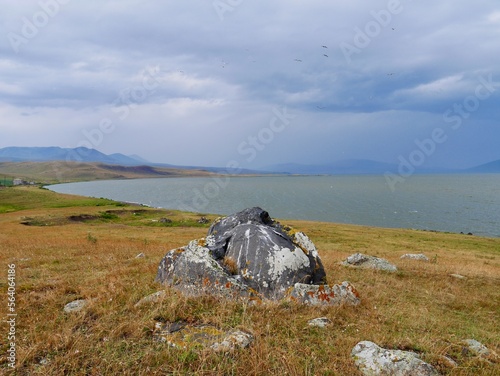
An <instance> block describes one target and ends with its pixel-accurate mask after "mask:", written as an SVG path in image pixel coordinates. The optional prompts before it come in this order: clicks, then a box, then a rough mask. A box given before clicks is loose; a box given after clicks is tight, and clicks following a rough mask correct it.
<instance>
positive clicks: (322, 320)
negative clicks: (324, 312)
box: [307, 317, 332, 328]
mask: <svg viewBox="0 0 500 376" xmlns="http://www.w3.org/2000/svg"><path fill="white" fill-rule="evenodd" d="M331 323H332V322H331V321H330V320H329V319H328V318H327V317H318V318H317V319H312V320H309V321H308V322H307V325H309V326H315V327H318V328H326V327H327V326H328V325H330V324H331Z"/></svg>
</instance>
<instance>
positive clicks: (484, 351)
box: [463, 339, 491, 356]
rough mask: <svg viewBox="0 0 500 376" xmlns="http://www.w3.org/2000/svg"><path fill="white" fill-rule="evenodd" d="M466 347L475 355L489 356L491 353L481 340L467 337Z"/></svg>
mask: <svg viewBox="0 0 500 376" xmlns="http://www.w3.org/2000/svg"><path fill="white" fill-rule="evenodd" d="M463 343H464V345H465V348H466V350H467V351H470V352H471V353H473V354H474V355H478V356H488V355H490V353H491V352H490V350H489V349H488V348H487V347H486V346H485V345H483V344H482V343H481V342H479V341H476V340H475V339H466V340H464V341H463Z"/></svg>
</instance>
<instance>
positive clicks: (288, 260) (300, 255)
mask: <svg viewBox="0 0 500 376" xmlns="http://www.w3.org/2000/svg"><path fill="white" fill-rule="evenodd" d="M156 281H157V282H160V283H163V284H167V285H170V286H173V287H175V288H177V289H179V290H181V291H182V292H183V293H185V294H187V295H201V294H204V293H216V294H222V295H225V296H228V297H238V296H243V297H248V298H252V299H253V298H255V299H282V298H284V297H293V299H295V300H298V301H301V302H307V303H310V304H314V303H316V302H321V304H338V303H339V302H341V301H342V302H343V301H344V297H345V296H347V295H349V297H350V298H351V300H355V299H354V298H356V299H357V295H356V296H354V298H352V296H351V295H353V294H357V292H356V293H355V289H354V287H352V286H350V285H349V284H347V285H345V286H344V284H343V285H339V286H337V287H336V286H333V287H332V288H330V287H329V286H328V285H327V284H326V274H325V270H324V268H323V265H322V263H321V259H320V257H319V254H318V252H317V250H316V247H315V246H314V244H313V242H312V241H311V240H310V239H309V238H308V237H307V235H305V234H304V233H302V232H294V231H292V230H291V229H290V228H288V227H284V226H282V225H281V224H279V223H278V222H275V221H274V220H272V219H271V217H270V216H269V214H268V213H267V212H266V211H264V210H262V209H261V208H258V207H255V208H250V209H245V210H243V211H241V212H239V213H236V214H233V215H230V216H228V217H224V218H219V219H217V220H216V221H215V222H214V223H213V224H212V225H211V226H210V228H209V230H208V234H207V237H206V238H202V239H198V240H193V241H191V242H190V243H189V244H188V245H187V246H184V247H181V248H178V249H174V250H171V251H170V252H168V253H167V254H166V255H165V257H164V258H163V259H162V261H161V262H160V265H159V267H158V273H157V276H156ZM303 286H306V287H307V288H308V289H306V288H305V287H303ZM305 290H307V291H305ZM303 291H305V292H304V293H303ZM346 294H347V295H346ZM293 299H292V300H293Z"/></svg>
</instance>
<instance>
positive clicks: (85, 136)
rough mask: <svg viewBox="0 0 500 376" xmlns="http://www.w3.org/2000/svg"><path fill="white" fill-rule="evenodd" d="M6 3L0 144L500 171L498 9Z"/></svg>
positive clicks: (197, 160) (168, 158) (197, 0)
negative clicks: (499, 163)
mask: <svg viewBox="0 0 500 376" xmlns="http://www.w3.org/2000/svg"><path fill="white" fill-rule="evenodd" d="M0 5H1V9H2V12H1V15H0V22H1V39H0V147H6V146H61V147H77V146H87V147H93V148H95V149H98V150H100V151H102V152H104V153H107V154H110V153H116V152H119V153H124V154H137V155H140V156H141V157H143V158H145V159H147V160H149V161H153V162H164V163H171V164H178V165H199V166H225V165H226V164H227V163H228V162H230V161H233V162H234V161H236V162H237V163H238V164H239V165H240V166H242V167H260V166H266V165H271V164H277V163H286V162H295V163H302V164H327V163H330V162H333V161H337V160H343V159H373V160H377V161H382V162H389V163H398V161H400V160H401V158H405V159H411V160H412V161H413V162H415V164H419V163H421V162H422V163H424V165H425V166H428V167H431V166H441V167H456V168H462V167H470V166H474V165H477V164H481V163H484V162H489V161H491V160H496V159H500V147H499V144H500V143H499V141H500V126H499V119H500V53H499V50H500V3H499V2H498V0H476V1H470V0H469V1H465V0H440V1H435V0H422V1H416V0H413V1H411V0H400V1H398V0H383V1H378V0H371V1H361V0H307V1H305V0H303V1H297V0H286V1H285V0H273V1H267V0H266V1H263V0H262V1H261V0H251V1H250V0H220V1H214V0H203V1H202V0H182V1H180V0H179V1H173V0H170V1H152V0H150V1H133V0H116V1H114V0H107V1H91V0H85V1H83V0H82V1H78V0H71V1H69V0H39V1H28V0H23V1H7V0H2V1H0ZM422 156H423V158H422ZM413 162H412V163H413Z"/></svg>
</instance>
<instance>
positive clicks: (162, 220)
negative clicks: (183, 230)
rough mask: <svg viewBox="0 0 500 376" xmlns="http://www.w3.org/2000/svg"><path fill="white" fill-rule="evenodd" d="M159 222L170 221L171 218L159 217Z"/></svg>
mask: <svg viewBox="0 0 500 376" xmlns="http://www.w3.org/2000/svg"><path fill="white" fill-rule="evenodd" d="M159 222H160V223H172V220H171V219H169V218H160V220H159Z"/></svg>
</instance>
